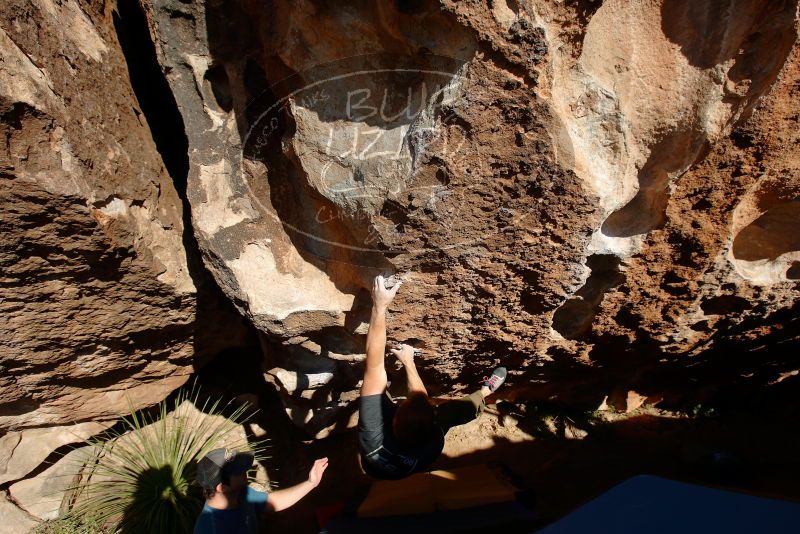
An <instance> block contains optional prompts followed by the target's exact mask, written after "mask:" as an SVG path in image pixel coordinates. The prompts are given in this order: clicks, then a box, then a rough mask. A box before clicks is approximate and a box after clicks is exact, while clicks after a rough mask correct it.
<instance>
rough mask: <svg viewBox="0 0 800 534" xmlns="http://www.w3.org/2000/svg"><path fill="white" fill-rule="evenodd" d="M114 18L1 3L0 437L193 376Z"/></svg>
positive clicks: (161, 176) (177, 203) (180, 282)
mask: <svg viewBox="0 0 800 534" xmlns="http://www.w3.org/2000/svg"><path fill="white" fill-rule="evenodd" d="M112 17H113V14H112V12H111V11H110V9H105V8H104V6H103V4H102V3H101V4H94V5H88V4H85V3H80V2H78V1H76V0H65V1H59V2H55V1H52V0H36V1H34V2H26V1H16V0H11V1H9V2H3V4H2V7H0V128H2V136H3V139H4V142H3V144H2V147H0V221H2V223H0V225H2V234H3V239H2V243H0V265H2V277H0V287H1V288H2V289H0V291H1V292H2V296H1V298H0V315H2V317H3V321H2V324H0V339H1V340H2V341H0V369H1V370H2V373H0V429H2V430H8V429H22V428H26V427H31V426H36V427H41V426H46V425H63V424H67V423H71V422H76V421H89V420H103V419H106V420H108V419H113V418H115V417H117V416H119V415H120V414H124V413H127V412H128V410H129V408H130V407H131V406H130V405H129V404H128V403H129V402H131V403H132V407H133V408H139V407H142V406H147V405H151V404H154V403H156V402H158V401H160V400H161V399H162V398H164V397H165V396H166V395H167V394H168V393H169V392H170V391H172V390H174V389H175V388H177V387H178V386H180V385H181V384H183V382H185V380H186V379H187V378H188V376H189V374H190V373H191V371H192V357H193V347H192V343H193V329H194V323H195V299H196V292H195V286H194V283H193V281H192V277H191V276H190V272H189V265H188V260H187V253H186V249H185V248H184V244H183V240H184V237H185V236H184V226H183V206H182V202H181V199H180V198H179V196H178V194H177V191H176V188H175V186H174V184H173V181H172V178H171V177H170V175H169V174H168V173H167V170H166V169H165V165H164V161H163V159H162V155H161V154H160V153H159V151H158V150H157V147H156V145H155V142H154V139H153V135H152V133H151V125H148V123H147V122H146V120H145V118H144V116H143V113H142V104H141V103H140V102H138V101H137V97H136V96H135V95H134V92H133V90H132V87H131V82H130V77H129V70H128V66H127V65H126V60H125V57H124V56H123V53H122V50H121V48H120V43H119V42H118V40H117V35H116V32H115V28H114V24H113V21H112Z"/></svg>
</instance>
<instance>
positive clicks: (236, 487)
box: [194, 448, 328, 534]
mask: <svg viewBox="0 0 800 534" xmlns="http://www.w3.org/2000/svg"><path fill="white" fill-rule="evenodd" d="M253 460H254V457H253V455H252V454H251V453H249V452H237V451H234V450H231V449H227V448H219V449H214V450H213V451H211V452H209V453H208V454H206V455H205V456H203V458H202V459H201V460H200V461H199V462H198V464H197V482H198V484H199V485H200V487H201V488H202V489H203V495H204V496H205V500H206V502H205V504H204V505H203V510H202V511H201V512H200V515H199V516H198V517H197V520H196V521H195V524H194V534H212V533H216V534H257V533H258V532H259V525H258V523H259V521H263V520H264V519H263V518H264V516H265V514H266V513H268V512H279V511H281V510H285V509H286V508H289V507H290V506H292V505H294V504H295V503H296V502H297V501H299V500H300V499H302V498H303V497H305V496H306V495H307V494H308V493H309V492H310V491H311V490H313V489H314V488H316V487H317V486H318V485H319V483H320V481H321V480H322V474H323V473H324V472H325V469H327V467H328V459H327V458H320V459H318V460H316V461H315V462H314V465H312V466H311V470H310V471H309V473H308V479H307V480H306V481H305V482H301V483H300V484H297V485H295V486H292V487H290V488H286V489H281V490H276V491H271V492H268V493H265V492H263V491H258V490H255V489H253V488H251V487H250V486H248V485H247V471H249V470H250V468H251V467H252V466H253Z"/></svg>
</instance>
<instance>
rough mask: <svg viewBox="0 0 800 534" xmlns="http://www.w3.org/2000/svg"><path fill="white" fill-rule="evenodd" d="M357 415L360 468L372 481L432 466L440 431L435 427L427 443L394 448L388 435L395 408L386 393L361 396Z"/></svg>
mask: <svg viewBox="0 0 800 534" xmlns="http://www.w3.org/2000/svg"><path fill="white" fill-rule="evenodd" d="M360 403H361V404H360V407H359V413H358V446H359V449H360V451H361V458H362V465H363V467H364V471H366V473H367V474H368V475H371V476H373V477H375V478H385V479H400V478H405V477H407V476H408V475H410V474H412V473H416V472H420V471H424V470H425V468H426V467H428V466H429V465H430V464H432V463H433V461H434V460H436V458H438V457H439V455H440V454H441V453H442V449H443V448H444V432H443V431H442V430H441V429H440V428H439V426H438V425H437V427H436V433H435V435H434V437H433V438H432V439H431V441H430V442H429V443H426V444H424V445H422V446H420V447H415V448H413V449H408V448H404V447H401V446H400V445H398V443H397V441H396V440H395V438H394V434H393V432H392V419H393V418H394V413H395V411H396V410H397V405H396V404H395V403H394V402H393V401H392V400H391V399H390V398H389V396H388V395H387V394H386V393H380V394H377V395H365V396H362V397H361V400H360Z"/></svg>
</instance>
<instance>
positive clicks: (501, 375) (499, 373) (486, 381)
mask: <svg viewBox="0 0 800 534" xmlns="http://www.w3.org/2000/svg"><path fill="white" fill-rule="evenodd" d="M507 374H508V373H507V372H506V368H505V367H498V368H497V369H495V370H494V371H492V376H489V377H486V376H484V377H483V380H481V387H483V386H486V387H487V388H489V391H490V392H491V393H494V392H495V391H497V388H499V387H500V386H501V385H502V384H503V382H505V381H506V375H507Z"/></svg>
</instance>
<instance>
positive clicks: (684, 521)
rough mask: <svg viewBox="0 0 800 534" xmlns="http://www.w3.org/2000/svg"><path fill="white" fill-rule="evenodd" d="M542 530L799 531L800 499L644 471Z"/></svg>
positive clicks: (653, 533) (651, 533)
mask: <svg viewBox="0 0 800 534" xmlns="http://www.w3.org/2000/svg"><path fill="white" fill-rule="evenodd" d="M538 532H539V533H540V534H556V533H558V534H562V533H578V532H580V533H586V532H591V533H593V534H596V533H602V532H609V533H611V532H613V533H614V534H627V533H631V534H633V533H636V534H641V533H643V532H646V533H648V534H657V533H662V532H663V533H670V534H673V533H678V534H693V533H702V534H709V533H711V532H725V533H731V532H741V533H745V532H746V533H748V534H751V533H755V532H758V533H784V532H785V533H790V532H791V533H795V534H796V533H798V532H800V503H795V502H791V501H782V500H778V499H768V498H763V497H755V496H753V495H747V494H744V493H736V492H733V491H725V490H719V489H715V488H709V487H705V486H698V485H695V484H687V483H685V482H677V481H674V480H668V479H665V478H660V477H656V476H650V475H640V476H636V477H633V478H629V479H628V480H626V481H625V482H623V483H621V484H619V485H618V486H615V487H613V488H611V489H610V490H608V491H607V492H606V493H604V494H602V495H600V496H599V497H597V498H596V499H594V500H593V501H590V502H589V503H587V504H585V505H583V506H581V507H580V508H578V509H577V510H575V511H573V512H572V513H570V514H569V515H567V516H566V517H564V518H562V519H560V520H558V521H556V522H555V523H552V524H550V525H548V526H547V527H545V528H543V529H542V530H539V531H538Z"/></svg>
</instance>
